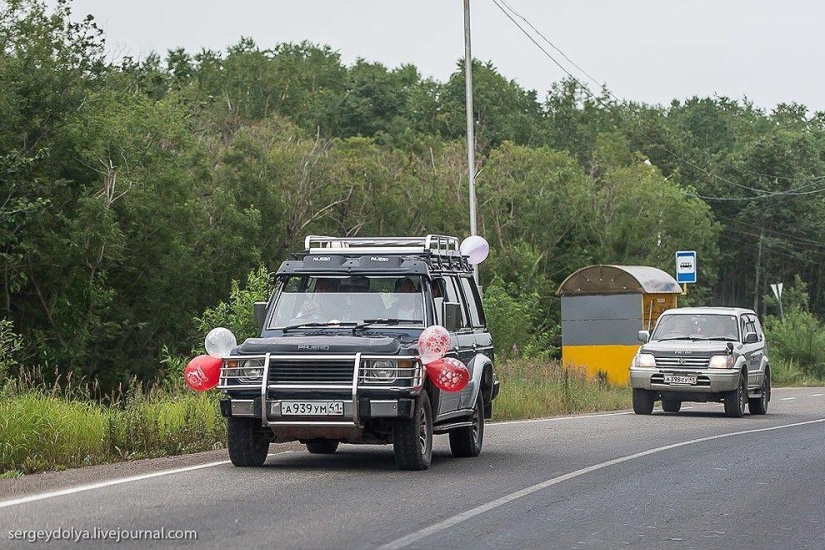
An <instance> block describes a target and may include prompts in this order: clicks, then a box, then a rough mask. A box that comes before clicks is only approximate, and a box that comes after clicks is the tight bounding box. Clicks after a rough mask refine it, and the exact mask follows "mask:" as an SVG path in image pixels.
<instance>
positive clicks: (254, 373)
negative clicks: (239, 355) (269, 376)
mask: <svg viewBox="0 0 825 550" xmlns="http://www.w3.org/2000/svg"><path fill="white" fill-rule="evenodd" d="M238 374H240V375H241V376H243V377H244V378H260V377H261V376H263V375H264V366H263V364H261V362H260V361H257V360H249V361H244V362H243V363H241V368H240V371H239V372H238Z"/></svg>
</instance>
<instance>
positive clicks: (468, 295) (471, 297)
mask: <svg viewBox="0 0 825 550" xmlns="http://www.w3.org/2000/svg"><path fill="white" fill-rule="evenodd" d="M459 282H460V283H461V290H462V292H463V294H464V299H465V300H466V302H467V309H468V311H469V313H470V325H472V327H473V339H474V341H475V343H474V349H473V358H475V357H476V356H477V355H479V354H482V355H486V356H487V357H489V358H490V359H492V358H493V337H492V336H491V335H490V331H489V330H487V323H486V320H485V319H484V310H483V309H482V307H481V296H480V295H479V292H478V287H477V286H476V284H475V281H474V280H473V278H472V276H471V275H467V276H465V277H460V278H459ZM467 366H468V367H470V376H473V375H474V374H475V373H474V370H475V369H476V368H483V365H481V364H479V365H475V364H474V363H473V361H472V359H471V360H470V363H468V364H467ZM474 392H475V388H474V387H473V386H472V385H468V386H467V388H466V389H465V390H463V391H462V392H461V406H462V407H464V408H469V407H472V406H473V405H474V403H473V393H474Z"/></svg>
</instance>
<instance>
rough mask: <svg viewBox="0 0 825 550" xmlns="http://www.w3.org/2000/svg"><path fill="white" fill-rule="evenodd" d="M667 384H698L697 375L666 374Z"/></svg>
mask: <svg viewBox="0 0 825 550" xmlns="http://www.w3.org/2000/svg"><path fill="white" fill-rule="evenodd" d="M665 384H676V385H682V386H692V385H694V384H696V377H695V376H680V375H678V374H666V375H665Z"/></svg>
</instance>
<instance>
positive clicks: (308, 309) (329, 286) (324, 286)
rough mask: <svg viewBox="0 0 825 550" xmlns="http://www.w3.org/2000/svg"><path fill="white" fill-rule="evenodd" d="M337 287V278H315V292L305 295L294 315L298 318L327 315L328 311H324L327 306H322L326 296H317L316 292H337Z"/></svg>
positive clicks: (338, 282) (338, 284)
mask: <svg viewBox="0 0 825 550" xmlns="http://www.w3.org/2000/svg"><path fill="white" fill-rule="evenodd" d="M339 287H340V281H339V280H338V279H330V278H326V277H324V278H318V279H316V280H315V292H314V293H313V294H309V295H308V296H307V298H306V300H305V301H304V303H303V304H302V305H301V309H300V310H299V311H298V314H297V315H296V317H297V318H299V319H307V318H324V317H328V313H329V312H327V311H325V310H326V309H327V308H326V307H324V302H325V298H326V297H323V296H318V294H327V293H331V292H338V290H339Z"/></svg>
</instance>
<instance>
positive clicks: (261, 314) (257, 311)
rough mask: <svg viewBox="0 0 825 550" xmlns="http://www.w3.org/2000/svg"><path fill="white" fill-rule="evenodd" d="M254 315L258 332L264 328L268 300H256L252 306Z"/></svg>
mask: <svg viewBox="0 0 825 550" xmlns="http://www.w3.org/2000/svg"><path fill="white" fill-rule="evenodd" d="M252 315H253V316H254V317H255V327H257V329H258V332H260V331H262V330H263V329H264V320H265V319H266V302H255V305H253V306H252Z"/></svg>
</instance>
